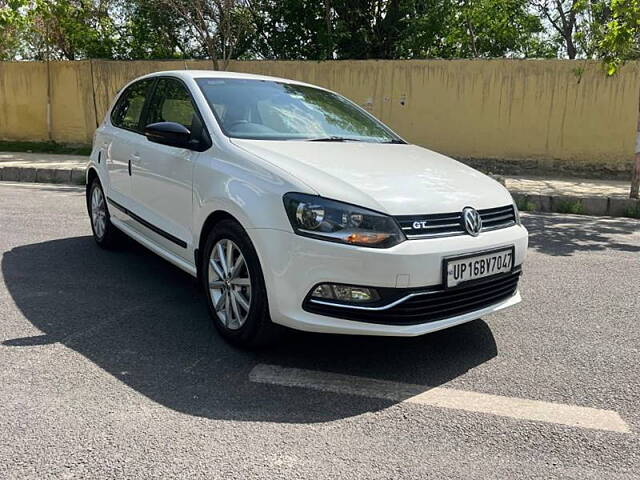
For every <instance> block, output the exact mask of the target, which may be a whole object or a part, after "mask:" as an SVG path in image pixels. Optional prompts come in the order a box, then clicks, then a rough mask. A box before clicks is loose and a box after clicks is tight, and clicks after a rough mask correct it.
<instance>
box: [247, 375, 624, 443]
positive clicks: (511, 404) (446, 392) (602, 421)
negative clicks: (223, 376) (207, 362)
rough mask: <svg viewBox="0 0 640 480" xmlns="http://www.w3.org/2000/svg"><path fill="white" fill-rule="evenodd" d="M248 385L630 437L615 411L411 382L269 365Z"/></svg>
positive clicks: (250, 378) (253, 377)
mask: <svg viewBox="0 0 640 480" xmlns="http://www.w3.org/2000/svg"><path fill="white" fill-rule="evenodd" d="M249 380H250V381H252V382H256V383H266V384H272V385H281V386H285V387H300V388H308V389H312V390H321V391H325V392H333V393H342V394H348V395H357V396H361V397H370V398H380V399H384V400H391V401H394V402H406V403H415V404H419V405H429V406H432V407H440V408H448V409H454V410H465V411H467V412H475V413H487V414H491V415H498V416H501V417H510V418H516V419H519V420H533V421H538V422H547V423H556V424H560V425H567V426H570V427H580V428H590V429H596V430H606V431H610V432H620V433H631V430H630V429H629V426H628V425H627V424H626V422H625V421H624V420H622V418H620V415H618V413H617V412H614V411H612V410H599V409H596V408H589V407H578V406H575V405H565V404H561V403H550V402H541V401H538V400H527V399H524V398H513V397H502V396H499V395H490V394H487V393H476V392H469V391H465V390H455V389H453V388H442V387H434V388H429V387H425V386H423V385H415V384H410V383H398V382H390V381H387V380H375V379H371V378H364V377H354V376H351V375H342V374H338V373H327V372H319V371H314V370H302V369H298V368H285V367H279V366H276V365H264V364H259V365H257V366H255V367H254V368H253V370H251V372H250V373H249Z"/></svg>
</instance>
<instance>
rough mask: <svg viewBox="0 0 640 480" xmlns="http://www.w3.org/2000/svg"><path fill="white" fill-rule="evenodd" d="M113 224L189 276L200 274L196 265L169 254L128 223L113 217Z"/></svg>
mask: <svg viewBox="0 0 640 480" xmlns="http://www.w3.org/2000/svg"><path fill="white" fill-rule="evenodd" d="M111 223H112V224H113V225H114V226H115V227H116V228H117V229H118V230H121V231H122V232H123V233H125V234H126V235H127V236H129V237H131V238H133V239H134V240H135V241H136V242H138V243H141V244H142V245H144V246H145V247H147V248H148V249H149V250H151V251H152V252H154V253H156V254H158V255H159V256H161V257H162V258H164V259H165V260H167V261H168V262H171V263H173V264H174V265H175V266H176V267H178V268H179V269H181V270H184V271H185V272H187V273H188V274H189V275H191V276H193V277H197V276H198V272H197V271H196V267H195V266H194V265H191V264H190V263H188V262H187V261H185V260H183V259H182V258H180V257H178V256H177V255H175V254H173V253H171V252H169V251H168V250H165V249H164V248H162V247H161V246H160V245H158V244H157V243H154V242H152V241H151V240H149V239H148V238H146V237H144V236H143V235H141V234H140V233H139V232H137V231H136V230H134V229H132V228H131V227H129V226H128V225H127V224H126V223H124V222H122V221H120V220H118V219H117V218H114V217H113V216H112V217H111Z"/></svg>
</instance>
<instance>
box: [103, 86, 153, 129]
mask: <svg viewBox="0 0 640 480" xmlns="http://www.w3.org/2000/svg"><path fill="white" fill-rule="evenodd" d="M152 83H153V79H151V78H149V79H145V80H140V81H139V82H136V83H134V84H133V85H131V86H129V87H128V88H127V89H126V90H125V91H124V93H123V94H122V95H121V96H120V99H119V100H118V103H117V104H116V106H115V107H114V109H113V111H112V112H111V123H113V124H114V125H115V126H116V127H120V128H125V129H127V130H134V131H139V130H140V115H142V108H143V107H144V102H145V101H146V98H147V94H148V92H149V87H150V86H151V84H152Z"/></svg>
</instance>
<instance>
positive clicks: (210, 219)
mask: <svg viewBox="0 0 640 480" xmlns="http://www.w3.org/2000/svg"><path fill="white" fill-rule="evenodd" d="M222 220H233V221H234V222H236V223H237V224H238V225H240V226H241V227H242V228H243V229H244V230H245V231H246V230H247V229H246V228H245V227H244V225H242V222H241V221H240V220H238V219H237V218H236V217H235V216H233V215H232V214H230V213H229V212H227V211H226V210H216V211H214V212H211V213H210V214H209V216H207V218H206V219H205V221H204V223H203V224H202V228H201V229H200V235H199V238H198V245H197V248H196V249H195V251H194V261H195V262H196V272H197V275H198V280H200V278H201V275H202V272H201V263H202V262H201V261H200V259H201V258H200V256H201V255H202V251H203V250H204V246H205V243H206V241H207V237H208V236H209V232H211V230H213V228H214V227H215V226H216V225H217V224H218V223H220V222H221V221H222Z"/></svg>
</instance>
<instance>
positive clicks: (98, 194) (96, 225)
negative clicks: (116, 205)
mask: <svg viewBox="0 0 640 480" xmlns="http://www.w3.org/2000/svg"><path fill="white" fill-rule="evenodd" d="M87 203H88V207H89V216H90V218H91V230H93V238H94V240H95V241H96V243H97V244H98V245H99V246H101V247H102V248H111V247H113V246H114V245H115V244H116V242H117V235H118V231H117V229H116V227H114V226H113V224H112V223H111V216H110V215H109V208H108V207H107V198H106V197H105V195H104V191H103V190H102V185H101V184H100V180H98V179H97V178H95V179H94V180H93V182H92V184H91V188H90V189H89V197H88V199H87Z"/></svg>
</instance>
